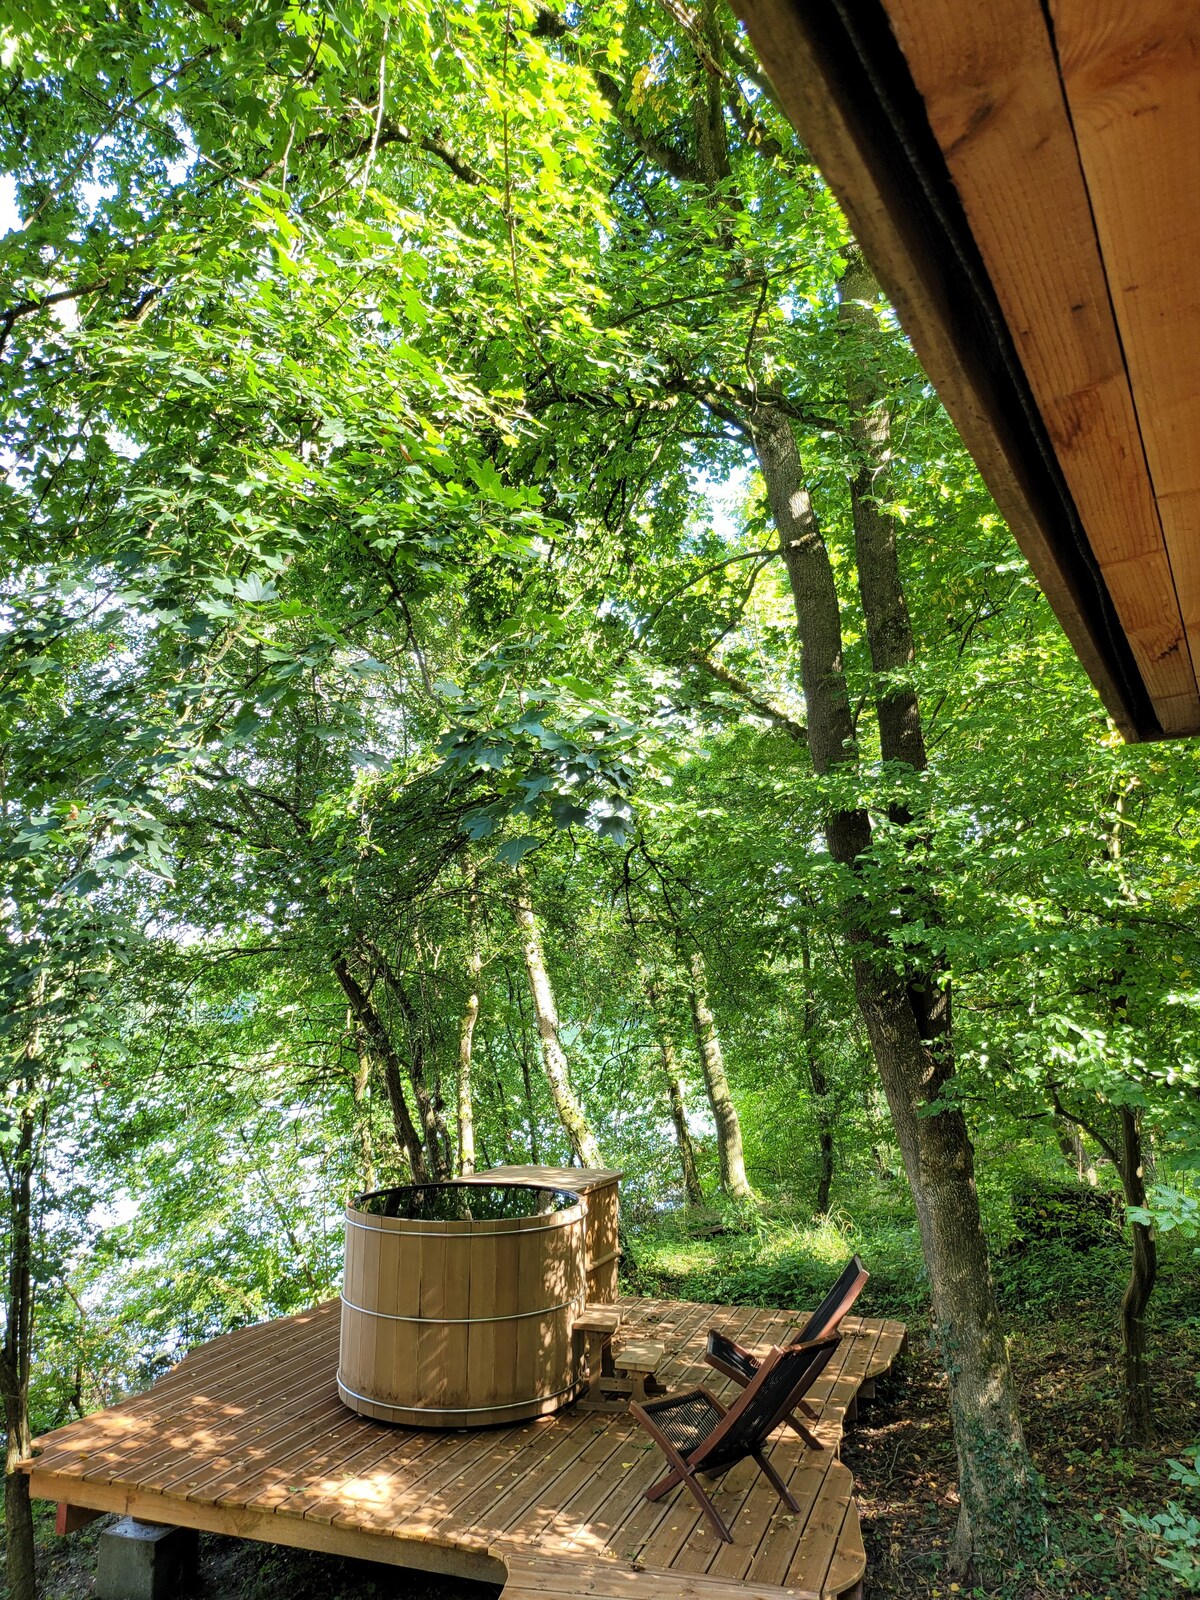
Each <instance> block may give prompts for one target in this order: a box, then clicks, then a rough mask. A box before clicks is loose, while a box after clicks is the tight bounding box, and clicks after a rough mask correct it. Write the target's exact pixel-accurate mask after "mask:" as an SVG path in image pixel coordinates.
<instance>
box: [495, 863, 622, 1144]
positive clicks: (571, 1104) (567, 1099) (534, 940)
mask: <svg viewBox="0 0 1200 1600" xmlns="http://www.w3.org/2000/svg"><path fill="white" fill-rule="evenodd" d="M513 915H514V917H515V918H516V923H517V927H518V928H519V929H520V933H521V950H522V954H523V955H524V957H525V971H526V972H527V974H528V975H529V992H530V994H531V995H532V996H533V1009H534V1014H535V1016H536V1017H537V1030H538V1038H539V1039H540V1040H541V1045H542V1065H543V1066H544V1068H545V1071H546V1082H547V1083H548V1084H549V1086H550V1098H551V1099H552V1100H553V1101H554V1109H555V1110H556V1111H557V1112H558V1118H559V1121H560V1122H561V1123H562V1125H563V1130H564V1132H565V1133H566V1135H567V1139H568V1141H569V1143H570V1146H571V1149H572V1150H573V1151H574V1153H575V1157H576V1159H577V1160H578V1162H579V1164H580V1165H581V1166H584V1167H602V1166H603V1165H604V1162H603V1160H602V1158H601V1155H600V1146H599V1145H598V1144H597V1143H596V1135H595V1134H594V1133H593V1132H592V1130H591V1127H590V1125H589V1123H588V1120H587V1118H586V1116H585V1115H584V1112H583V1107H582V1106H581V1105H580V1104H579V1101H578V1100H577V1099H576V1097H575V1091H574V1090H573V1089H572V1088H571V1080H570V1076H569V1074H568V1070H567V1058H566V1055H565V1054H564V1052H563V1047H562V1042H561V1040H560V1038H559V1031H558V1009H557V1007H556V1006H555V1004H554V990H553V989H552V988H551V986H550V974H549V973H548V972H547V971H546V961H545V957H544V956H543V954H542V941H541V938H540V936H539V934H538V926H537V921H536V919H535V917H534V915H533V907H532V906H531V905H530V903H529V899H528V897H527V896H526V894H525V893H524V891H522V892H520V893H519V894H518V895H517V897H516V898H515V900H514V901H513Z"/></svg>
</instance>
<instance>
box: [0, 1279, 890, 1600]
mask: <svg viewBox="0 0 1200 1600" xmlns="http://www.w3.org/2000/svg"><path fill="white" fill-rule="evenodd" d="M620 1305H621V1307H622V1310H623V1312H624V1317H625V1321H624V1324H623V1328H622V1334H623V1335H624V1336H626V1337H628V1338H653V1339H657V1340H658V1341H660V1342H661V1343H662V1344H664V1345H665V1346H666V1349H667V1352H668V1360H667V1364H666V1367H665V1368H664V1369H663V1371H662V1373H661V1376H662V1377H663V1379H664V1380H665V1382H666V1384H667V1386H668V1388H670V1389H678V1388H682V1387H684V1386H686V1385H687V1384H689V1383H695V1382H700V1381H703V1382H705V1383H707V1384H709V1385H710V1386H711V1387H712V1388H713V1389H714V1391H715V1392H717V1393H721V1392H722V1390H726V1391H728V1390H731V1389H733V1385H732V1384H730V1383H729V1382H728V1380H726V1379H722V1378H721V1377H720V1376H719V1375H718V1374H716V1373H714V1372H713V1370H712V1369H711V1368H710V1367H707V1366H705V1365H704V1364H703V1350H704V1342H705V1335H706V1332H707V1330H708V1329H709V1328H710V1327H712V1326H714V1325H719V1326H721V1327H724V1328H726V1329H728V1330H729V1331H731V1332H732V1333H733V1334H734V1336H735V1337H737V1338H739V1339H740V1340H741V1341H742V1342H744V1343H748V1344H752V1345H753V1344H769V1343H773V1342H776V1341H778V1340H780V1339H782V1338H784V1337H785V1336H786V1335H787V1334H788V1333H790V1332H791V1331H792V1330H793V1329H794V1328H795V1327H796V1326H797V1323H798V1321H800V1320H801V1319H800V1318H799V1317H798V1314H797V1313H796V1312H794V1311H790V1312H784V1311H768V1310H762V1309H758V1308H747V1307H739V1306H719V1305H697V1304H693V1303H683V1302H678V1301H660V1300H631V1299H625V1300H622V1301H621V1302H620ZM843 1329H844V1332H845V1334H846V1335H847V1337H845V1338H844V1339H843V1341H842V1344H841V1346H840V1347H839V1349H838V1351H837V1352H836V1354H835V1356H834V1359H833V1361H832V1362H831V1363H830V1365H829V1367H827V1368H826V1370H825V1372H824V1373H823V1375H822V1377H821V1378H820V1380H819V1381H818V1383H817V1384H816V1385H815V1387H814V1390H813V1393H812V1395H811V1396H810V1399H811V1400H812V1401H813V1403H814V1404H816V1405H818V1406H820V1408H821V1420H820V1422H819V1423H818V1424H817V1433H818V1435H819V1437H820V1438H821V1439H822V1441H823V1443H824V1445H825V1448H824V1449H822V1450H821V1451H819V1452H818V1451H812V1450H807V1451H806V1450H805V1449H804V1447H803V1446H802V1444H801V1442H800V1440H799V1439H798V1438H797V1437H796V1436H795V1435H794V1434H793V1433H792V1432H791V1431H790V1430H780V1431H779V1432H778V1433H777V1434H776V1436H775V1439H774V1441H773V1443H772V1446H771V1456H772V1459H773V1461H774V1462H775V1464H776V1466H777V1467H778V1469H779V1470H780V1472H781V1473H782V1474H783V1476H784V1477H785V1478H786V1479H787V1480H788V1483H789V1485H790V1487H791V1490H792V1493H793V1494H794V1495H795V1497H796V1499H797V1500H798V1501H799V1502H800V1504H801V1506H802V1507H803V1512H802V1514H801V1515H800V1516H796V1515H794V1514H792V1513H790V1512H788V1511H787V1510H786V1508H785V1507H783V1506H782V1505H780V1503H779V1501H778V1500H777V1499H776V1497H775V1495H774V1493H773V1491H772V1490H771V1489H770V1487H769V1486H768V1484H767V1483H766V1481H765V1480H764V1479H763V1477H762V1475H761V1474H760V1473H759V1472H758V1471H757V1469H756V1468H755V1467H754V1466H753V1464H752V1463H750V1462H743V1463H741V1464H740V1465H739V1466H738V1467H736V1468H734V1469H733V1470H732V1471H731V1472H729V1473H727V1474H726V1475H725V1476H724V1478H722V1479H719V1480H717V1483H718V1487H717V1489H716V1492H715V1494H714V1497H713V1498H714V1501H715V1504H716V1505H717V1507H718V1508H719V1510H720V1512H721V1514H722V1516H724V1517H725V1518H726V1520H727V1521H728V1522H729V1523H730V1525H731V1527H732V1530H733V1538H734V1542H733V1544H731V1545H725V1544H721V1543H719V1542H718V1541H717V1540H716V1539H715V1538H714V1537H713V1535H712V1534H711V1532H709V1531H708V1529H707V1528H706V1526H705V1525H704V1523H703V1521H702V1519H701V1517H700V1515H699V1512H698V1510H697V1508H696V1507H695V1505H694V1503H693V1502H692V1500H691V1498H690V1497H689V1496H687V1494H686V1492H685V1491H683V1490H679V1491H677V1492H676V1493H675V1494H673V1495H670V1496H668V1497H667V1499H666V1500H665V1501H660V1502H658V1503H656V1504H650V1503H649V1502H647V1501H645V1500H644V1499H643V1498H642V1495H643V1491H644V1490H645V1489H646V1488H647V1486H648V1485H649V1484H650V1483H651V1482H652V1481H653V1480H654V1479H655V1478H656V1477H657V1476H658V1475H659V1474H660V1472H661V1470H662V1458H661V1456H660V1455H659V1453H658V1452H657V1450H656V1449H655V1448H654V1447H653V1445H652V1444H651V1442H650V1440H649V1438H648V1437H647V1436H646V1434H645V1433H644V1432H642V1430H641V1429H639V1428H637V1427H636V1426H634V1424H632V1423H631V1422H630V1421H628V1420H627V1419H626V1418H625V1417H624V1416H614V1415H607V1414H603V1413H599V1412H588V1411H586V1410H581V1409H579V1408H578V1407H570V1408H568V1409H567V1410H565V1411H562V1412H559V1413H557V1414H556V1415H555V1416H553V1417H547V1418H543V1419H540V1420H538V1421H535V1422H529V1423H524V1424H521V1425H518V1426H514V1427H508V1428H492V1429H486V1430H475V1431H472V1432H465V1431H464V1432H448V1433H433V1432H420V1431H416V1430H410V1429H403V1428H393V1427H389V1426H387V1425H386V1424H383V1423H379V1422H373V1421H369V1420H367V1419H365V1418H361V1417H357V1416H355V1415H353V1414H352V1413H351V1412H350V1411H348V1410H347V1409H346V1408H345V1407H344V1406H343V1405H342V1404H341V1402H340V1401H339V1400H338V1396H337V1389H336V1385H335V1381H334V1375H335V1369H336V1365H337V1342H338V1302H337V1301H330V1302H328V1303H327V1304H325V1305H322V1306H318V1307H317V1308H316V1309H315V1310H313V1311H307V1312H303V1313H301V1314H300V1315H298V1316H293V1317H287V1318H283V1319H282V1320H280V1321H276V1322H268V1323H263V1324H260V1325H258V1326H256V1327H250V1328H243V1329H240V1330H239V1331H238V1332H236V1333H231V1334H226V1335H225V1336H224V1337H223V1338H220V1339H215V1340H214V1341H213V1342H212V1343H211V1344H206V1345H202V1346H201V1347H200V1348H199V1349H197V1350H194V1351H192V1352H191V1354H190V1355H188V1356H187V1357H185V1359H184V1360H183V1361H181V1362H180V1363H179V1365H178V1366H176V1367H174V1368H173V1369H172V1370H171V1371H170V1372H169V1373H168V1374H167V1375H166V1376H165V1377H164V1378H162V1379H161V1380H160V1381H159V1382H158V1383H156V1384H155V1385H154V1386H153V1388H151V1389H149V1390H147V1391H146V1392H145V1393H143V1394H139V1395H135V1396H133V1397H132V1398H131V1399H128V1400H125V1401H123V1402H122V1403H121V1404H120V1405H117V1406H113V1407H112V1408H111V1409H109V1410H107V1411H101V1412H97V1413H96V1414H95V1415H94V1416H90V1417H85V1418H84V1419H83V1420H82V1421H79V1422H73V1423H70V1424H69V1425H68V1426H66V1427H64V1428H59V1429H57V1430H56V1431H55V1432H54V1433H50V1434H47V1435H46V1436H45V1437H44V1438H43V1439H41V1440H39V1441H38V1443H37V1445H36V1446H35V1456H34V1459H33V1460H32V1461H31V1462H30V1463H29V1464H28V1468H27V1470H28V1472H29V1475H30V1480H31V1489H32V1492H33V1494H34V1496H35V1497H37V1498H39V1499H45V1500H54V1501H58V1502H59V1503H60V1504H65V1505H69V1506H72V1507H81V1508H86V1509H90V1510H93V1511H119V1512H123V1513H127V1514H129V1515H131V1516H134V1517H140V1518H144V1519H145V1520H147V1521H152V1522H161V1523H175V1524H179V1525H182V1526H187V1527H193V1528H201V1529H206V1530H208V1531H210V1532H214V1533H224V1534H235V1535H239V1536H241V1537H244V1538H250V1539H262V1540H266V1541H269V1542H271V1543H275V1544H285V1545H294V1546H298V1547H300V1548H303V1549H310V1550H320V1551H330V1552H334V1553H337V1554H341V1555H348V1556H358V1557H363V1558H365V1559H367V1560H372V1561H384V1562H393V1563H395V1564H397V1565H401V1566H410V1567H420V1568H426V1569H429V1570H433V1571H442V1572H449V1573H452V1574H457V1575H459V1576H462V1577H467V1578H479V1579H483V1580H485V1581H490V1582H495V1583H502V1584H504V1585H505V1590H504V1595H505V1600H533V1593H534V1591H535V1590H536V1593H537V1595H538V1596H539V1597H543V1600H579V1597H582V1596H595V1597H598V1600H604V1597H611V1600H617V1597H621V1596H625V1597H628V1600H650V1597H651V1596H653V1600H683V1597H684V1596H685V1595H686V1596H692V1597H695V1600H721V1597H722V1596H725V1597H727V1600H733V1597H734V1596H735V1595H736V1596H738V1597H740V1600H750V1597H751V1596H757V1597H760V1600H784V1596H787V1597H789V1600H826V1597H835V1596H842V1595H852V1594H854V1593H855V1592H856V1590H857V1588H858V1585H859V1584H860V1582H861V1579H862V1575H863V1570H864V1568H865V1565H866V1557H865V1554H864V1551H863V1544H862V1535H861V1532H860V1529H859V1522H858V1513H857V1510H856V1508H855V1505H854V1500H853V1483H852V1481H851V1477H850V1473H849V1471H848V1470H847V1468H846V1467H845V1466H844V1465H843V1464H842V1463H841V1461H840V1460H839V1459H838V1447H839V1444H840V1440H841V1435H842V1427H843V1423H844V1421H845V1419H846V1418H847V1415H848V1414H852V1413H853V1409H854V1406H855V1403H856V1398H857V1397H858V1395H859V1394H860V1391H863V1390H864V1389H865V1390H866V1391H867V1392H869V1389H870V1387H871V1386H872V1385H873V1383H874V1379H875V1378H876V1377H877V1376H878V1375H879V1374H880V1373H882V1372H884V1371H886V1370H887V1368H888V1367H889V1366H890V1365H891V1363H892V1362H893V1361H894V1360H895V1358H896V1356H897V1355H898V1354H899V1352H900V1350H901V1349H902V1348H903V1344H904V1337H905V1335H904V1328H903V1326H902V1325H901V1324H900V1323H898V1322H886V1321H878V1320H873V1319H867V1318H856V1317H848V1318H847V1319H846V1321H845V1323H844V1324H843ZM734 1392H736V1391H734Z"/></svg>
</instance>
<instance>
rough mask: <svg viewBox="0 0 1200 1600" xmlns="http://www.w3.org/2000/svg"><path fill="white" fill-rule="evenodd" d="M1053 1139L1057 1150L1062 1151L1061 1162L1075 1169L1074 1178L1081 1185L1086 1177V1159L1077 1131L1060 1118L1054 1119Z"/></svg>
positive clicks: (1081, 1140)
mask: <svg viewBox="0 0 1200 1600" xmlns="http://www.w3.org/2000/svg"><path fill="white" fill-rule="evenodd" d="M1054 1137H1055V1139H1056V1140H1057V1141H1058V1148H1059V1149H1060V1150H1061V1151H1062V1157H1063V1160H1064V1161H1065V1162H1066V1163H1067V1165H1068V1166H1069V1167H1074V1168H1075V1176H1076V1177H1077V1178H1078V1179H1079V1181H1080V1183H1082V1182H1083V1180H1084V1178H1085V1177H1086V1176H1087V1169H1088V1159H1087V1150H1086V1149H1085V1147H1084V1143H1083V1137H1082V1135H1081V1134H1080V1132H1079V1129H1078V1128H1077V1127H1075V1125H1074V1124H1073V1123H1071V1122H1067V1121H1065V1120H1064V1119H1063V1118H1062V1117H1055V1119H1054Z"/></svg>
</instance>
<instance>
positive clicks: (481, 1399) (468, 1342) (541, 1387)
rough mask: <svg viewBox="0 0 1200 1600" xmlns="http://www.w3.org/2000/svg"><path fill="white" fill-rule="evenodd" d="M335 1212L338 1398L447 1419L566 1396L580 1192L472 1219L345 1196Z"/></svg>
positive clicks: (582, 1230)
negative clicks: (339, 1261)
mask: <svg viewBox="0 0 1200 1600" xmlns="http://www.w3.org/2000/svg"><path fill="white" fill-rule="evenodd" d="M530 1187H533V1186H530ZM347 1221H348V1223H349V1224H351V1225H350V1226H348V1227H347V1230H346V1275H345V1289H344V1291H343V1303H342V1340H341V1361H340V1369H339V1373H338V1381H339V1392H340V1394H341V1397H342V1399H343V1401H344V1402H345V1403H346V1404H347V1405H349V1406H350V1407H351V1408H352V1409H354V1410H356V1411H359V1412H360V1413H361V1414H363V1415H364V1416H373V1417H378V1418H380V1419H382V1420H385V1421H392V1422H397V1423H402V1424H406V1425H408V1426H417V1427H443V1428H461V1427H470V1426H484V1425H486V1424H489V1423H494V1422H516V1421H520V1420H522V1419H523V1418H526V1417H533V1416H539V1415H542V1414H544V1413H545V1412H547V1411H551V1410H555V1409H557V1408H558V1407H559V1406H560V1405H563V1404H565V1403H567V1402H568V1401H569V1400H572V1399H574V1398H575V1396H576V1394H577V1393H578V1391H579V1387H580V1383H581V1379H582V1373H581V1372H580V1371H579V1370H578V1366H577V1361H578V1358H577V1353H576V1352H575V1351H574V1349H573V1342H572V1335H571V1329H572V1325H573V1322H574V1319H575V1317H576V1316H577V1315H578V1314H579V1312H580V1311H581V1309H582V1307H583V1305H584V1302H585V1299H586V1261H587V1242H586V1241H587V1221H586V1212H585V1202H583V1201H582V1200H578V1201H576V1202H575V1203H574V1204H571V1205H569V1206H564V1208H563V1209H561V1210H557V1211H547V1212H545V1213H540V1214H538V1213H535V1214H534V1215H531V1216H525V1217H500V1218H494V1219H486V1220H481V1221H480V1222H479V1223H472V1222H461V1221H453V1222H440V1221H432V1220H431V1221H425V1220H421V1219H408V1218H405V1217H402V1216H397V1217H386V1216H373V1215H371V1214H370V1213H359V1212H357V1211H356V1209H355V1208H354V1207H353V1206H351V1207H350V1208H348V1211H347ZM359 1221H363V1222H366V1223H367V1224H368V1225H367V1226H365V1227H359V1226H354V1225H353V1224H356V1223H358V1222H359Z"/></svg>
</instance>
